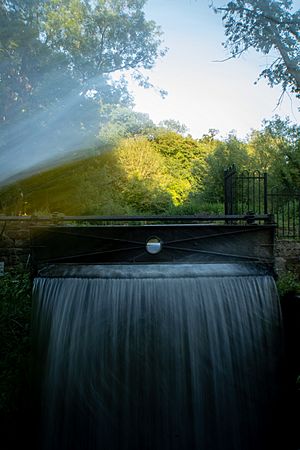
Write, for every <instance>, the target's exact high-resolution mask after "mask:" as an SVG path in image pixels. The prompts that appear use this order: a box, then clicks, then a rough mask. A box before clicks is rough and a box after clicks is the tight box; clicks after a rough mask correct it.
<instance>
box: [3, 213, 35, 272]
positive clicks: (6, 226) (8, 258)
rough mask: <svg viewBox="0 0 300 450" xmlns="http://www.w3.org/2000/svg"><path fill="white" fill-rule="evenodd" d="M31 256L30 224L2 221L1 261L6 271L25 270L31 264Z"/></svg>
mask: <svg viewBox="0 0 300 450" xmlns="http://www.w3.org/2000/svg"><path fill="white" fill-rule="evenodd" d="M29 255H30V236H29V223H28V222H23V221H17V222H1V220H0V261H2V262H4V265H5V269H9V268H17V267H20V268H22V267H23V268H25V267H26V266H27V265H28V264H29Z"/></svg>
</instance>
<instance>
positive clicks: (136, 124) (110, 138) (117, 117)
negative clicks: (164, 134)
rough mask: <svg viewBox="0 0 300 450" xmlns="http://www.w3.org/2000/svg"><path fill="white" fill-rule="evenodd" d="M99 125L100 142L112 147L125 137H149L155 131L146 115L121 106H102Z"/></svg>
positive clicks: (153, 125)
mask: <svg viewBox="0 0 300 450" xmlns="http://www.w3.org/2000/svg"><path fill="white" fill-rule="evenodd" d="M100 124H101V126H100V132H99V139H100V142H101V143H102V144H113V145H114V144H117V143H118V142H119V141H120V140H121V139H123V138H126V137H134V136H146V135H150V134H151V133H153V131H154V130H155V129H156V126H155V124H154V123H153V121H152V120H151V119H150V117H149V115H148V114H145V113H141V112H137V111H133V110H132V109H130V108H127V107H126V106H121V105H103V107H102V108H101V114H100Z"/></svg>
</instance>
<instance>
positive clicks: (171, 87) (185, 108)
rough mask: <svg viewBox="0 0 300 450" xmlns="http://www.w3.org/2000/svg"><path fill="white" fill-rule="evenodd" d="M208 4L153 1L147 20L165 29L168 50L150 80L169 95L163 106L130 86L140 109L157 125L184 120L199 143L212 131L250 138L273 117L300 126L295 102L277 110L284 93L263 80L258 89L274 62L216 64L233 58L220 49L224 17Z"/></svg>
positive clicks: (258, 58)
mask: <svg viewBox="0 0 300 450" xmlns="http://www.w3.org/2000/svg"><path fill="white" fill-rule="evenodd" d="M295 3H298V1H297V2H295ZM299 3H300V2H299ZM208 4H209V0H148V2H147V4H146V8H145V11H146V15H147V18H148V19H153V20H155V22H156V23H157V24H159V25H161V27H162V30H163V31H164V41H165V45H166V46H167V47H168V48H169V51H168V54H167V55H166V56H165V57H164V58H163V59H162V60H161V61H159V62H157V64H156V67H155V69H153V70H152V72H151V80H152V82H153V83H154V84H156V85H158V86H159V87H160V88H163V89H166V90H167V91H168V93H169V94H168V96H167V98H166V99H165V100H163V99H161V98H160V97H159V95H158V94H157V93H155V92H154V91H153V90H144V89H142V88H138V87H137V86H135V85H134V84H132V83H131V88H132V90H133V93H134V96H135V103H136V107H135V109H136V110H137V111H142V112H147V113H148V114H149V115H150V117H151V118H152V119H153V120H154V121H155V122H158V121H160V120H164V119H169V118H173V119H176V120H179V121H180V122H182V123H185V124H186V125H187V126H188V128H189V130H190V133H191V134H192V135H193V136H194V137H200V136H201V135H202V134H203V133H205V132H207V131H208V129H209V128H216V129H218V130H220V134H221V135H222V136H225V135H227V134H228V132H230V131H231V130H236V132H237V135H238V136H240V137H245V136H246V135H247V133H249V131H250V130H251V128H259V127H260V124H261V121H262V120H263V119H264V118H266V119H270V118H271V117H272V116H273V115H274V114H278V115H280V116H283V117H284V116H287V115H288V116H290V118H291V120H292V121H294V122H300V114H299V111H298V107H299V102H298V101H296V99H295V98H293V97H291V98H289V97H288V96H285V98H284V100H283V102H282V104H281V105H280V106H279V107H277V108H276V105H277V101H278V98H279V96H280V93H281V90H280V88H279V87H278V88H277V87H276V88H270V87H269V86H267V83H266V82H265V81H264V80H261V81H260V82H259V83H258V84H257V85H255V84H254V82H255V80H256V79H257V77H258V74H259V73H260V71H261V70H262V69H263V68H264V67H265V66H266V63H267V62H268V61H271V60H272V59H271V57H270V56H264V55H262V54H259V53H256V52H254V51H252V52H249V53H248V54H247V55H243V56H242V57H241V58H239V59H237V60H236V59H231V60H229V61H226V62H223V63H221V62H214V61H216V60H222V59H224V58H226V57H227V56H229V55H228V53H227V52H226V50H225V49H224V47H223V46H222V45H221V42H222V41H224V39H225V38H224V29H223V26H222V22H221V17H220V16H219V15H216V14H214V13H213V11H212V9H210V8H209V7H208Z"/></svg>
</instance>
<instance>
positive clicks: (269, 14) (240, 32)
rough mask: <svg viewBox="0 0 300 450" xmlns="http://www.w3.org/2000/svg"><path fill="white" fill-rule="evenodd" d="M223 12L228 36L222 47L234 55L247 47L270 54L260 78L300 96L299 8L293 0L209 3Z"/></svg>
mask: <svg viewBox="0 0 300 450" xmlns="http://www.w3.org/2000/svg"><path fill="white" fill-rule="evenodd" d="M212 6H213V7H214V10H215V12H217V13H221V14H222V19H223V23H224V27H225V34H226V37H227V40H226V42H225V43H224V46H225V47H226V48H228V49H229V51H230V52H231V55H232V56H233V57H239V56H240V55H241V54H243V53H244V52H246V51H247V50H248V49H250V48H254V49H255V50H256V51H258V52H262V53H264V54H270V55H271V56H273V54H274V55H275V56H274V58H273V61H272V62H271V63H270V64H269V65H268V66H267V67H266V68H265V69H264V70H263V71H262V72H261V74H260V77H264V78H266V79H267V80H268V82H269V84H270V85H271V86H273V85H281V86H282V88H283V92H285V91H287V90H290V91H291V92H294V93H295V94H296V95H297V96H298V97H300V10H299V9H298V10H296V11H294V9H293V1H292V0H246V1H244V0H232V1H229V2H228V3H227V4H226V5H225V6H216V5H215V4H214V3H213V4H212Z"/></svg>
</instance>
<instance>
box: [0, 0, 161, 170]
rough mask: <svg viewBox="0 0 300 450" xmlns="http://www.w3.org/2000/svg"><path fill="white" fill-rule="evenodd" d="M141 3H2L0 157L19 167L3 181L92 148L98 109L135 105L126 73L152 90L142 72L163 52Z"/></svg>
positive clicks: (75, 0)
mask: <svg viewBox="0 0 300 450" xmlns="http://www.w3.org/2000/svg"><path fill="white" fill-rule="evenodd" d="M144 4H145V0H114V1H111V0H96V1H92V2H90V1H86V0H83V1H81V0H43V1H41V0H28V1H19V0H11V1H2V2H0V133H1V142H0V153H1V154H2V156H3V155H4V160H7V161H9V160H10V159H11V154H12V152H13V153H14V155H15V157H16V159H17V161H18V162H19V163H20V164H19V165H20V167H15V168H11V169H10V171H11V172H12V173H8V171H7V170H5V168H4V169H2V170H3V172H4V173H3V177H4V176H7V177H9V176H10V175H12V174H13V175H15V173H16V171H17V170H24V168H25V169H26V170H27V168H28V166H30V165H34V164H36V163H39V164H40V162H41V161H43V160H46V159H49V158H51V156H52V155H53V154H54V157H56V156H57V154H58V153H59V152H61V154H66V152H70V151H72V150H73V151H74V150H77V149H78V148H85V147H89V146H91V145H93V144H95V142H97V135H98V133H99V124H100V125H101V127H102V125H103V124H101V118H102V116H101V115H100V114H99V110H100V109H101V107H104V108H105V105H121V106H125V105H126V106H129V105H132V97H131V95H130V94H129V92H128V86H127V81H126V79H125V77H124V73H125V72H128V71H129V73H131V75H132V76H133V77H135V78H136V79H138V82H139V83H140V84H141V85H143V86H145V87H149V86H151V83H150V81H149V79H147V78H146V77H145V76H144V75H143V73H144V69H146V70H148V69H151V68H152V67H153V65H154V63H155V61H156V59H157V58H158V57H161V56H163V55H164V54H165V49H163V48H162V32H161V30H160V28H159V27H158V26H157V25H156V24H155V22H153V21H152V20H147V19H146V17H145V14H144V11H143V8H144ZM116 72H117V73H118V76H112V74H115V73H116ZM122 75H123V76H122ZM41 152H44V154H45V156H44V155H41ZM52 157H53V156H52ZM7 164H8V163H7ZM8 165H9V164H8Z"/></svg>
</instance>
